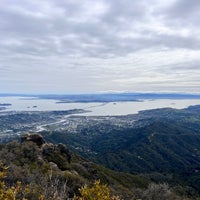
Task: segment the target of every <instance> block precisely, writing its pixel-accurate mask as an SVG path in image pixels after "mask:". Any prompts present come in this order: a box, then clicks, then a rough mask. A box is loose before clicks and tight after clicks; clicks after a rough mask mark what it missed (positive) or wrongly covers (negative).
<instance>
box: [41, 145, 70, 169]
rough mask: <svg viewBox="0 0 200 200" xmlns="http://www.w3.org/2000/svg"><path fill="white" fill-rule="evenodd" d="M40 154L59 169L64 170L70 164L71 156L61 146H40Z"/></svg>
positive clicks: (65, 148)
mask: <svg viewBox="0 0 200 200" xmlns="http://www.w3.org/2000/svg"><path fill="white" fill-rule="evenodd" d="M42 154H43V157H44V159H46V160H47V161H48V162H53V163H55V164H56V165H57V166H58V168H59V169H61V170H66V169H68V168H69V163H70V162H71V154H70V152H69V150H68V149H67V147H66V146H65V145H63V144H58V145H55V144H51V143H46V144H44V145H43V146H42Z"/></svg>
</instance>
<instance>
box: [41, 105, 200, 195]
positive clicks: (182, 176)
mask: <svg viewBox="0 0 200 200" xmlns="http://www.w3.org/2000/svg"><path fill="white" fill-rule="evenodd" d="M139 116H140V118H139V120H138V121H137V122H136V125H135V127H128V126H127V127H125V128H123V129H120V130H117V129H115V128H114V127H113V129H112V127H109V128H107V130H109V131H107V132H106V133H105V132H104V130H105V128H102V126H103V125H101V127H100V126H91V127H87V128H84V127H83V128H82V129H80V130H79V131H77V132H75V133H70V132H61V131H60V132H59V131H55V132H54V131H51V132H48V131H46V132H43V134H44V136H45V137H46V138H47V139H48V140H50V141H52V142H60V141H62V142H63V143H65V144H67V145H68V146H69V147H71V149H73V150H75V151H77V152H78V153H80V154H81V155H82V156H84V157H86V158H89V159H92V160H93V161H95V162H97V163H100V164H102V165H104V166H106V167H108V168H110V169H113V170H116V171H121V172H128V173H132V174H142V175H143V176H144V177H147V178H150V179H151V180H154V181H156V182H168V183H169V184H170V185H172V186H177V185H181V186H183V187H184V188H185V192H186V193H187V194H188V195H194V194H197V195H198V194H199V193H200V188H199V185H200V167H199V166H200V106H192V107H189V108H188V109H182V110H176V109H170V108H166V109H157V110H151V111H144V112H141V113H140V114H139ZM133 117H134V116H133ZM129 118H131V116H129ZM137 124H139V126H137ZM142 124H143V125H142ZM107 126H108V125H107ZM102 130H103V131H102ZM85 149H87V151H86V150H85ZM182 192H183V191H182Z"/></svg>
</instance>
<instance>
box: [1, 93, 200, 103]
mask: <svg viewBox="0 0 200 200" xmlns="http://www.w3.org/2000/svg"><path fill="white" fill-rule="evenodd" d="M3 96H4V97H5V96H10V97H11V96H23V97H35V98H41V99H55V100H58V103H66V102H115V101H140V100H143V99H200V94H179V93H106V94H44V95H41V94H38V95H36V94H0V97H3Z"/></svg>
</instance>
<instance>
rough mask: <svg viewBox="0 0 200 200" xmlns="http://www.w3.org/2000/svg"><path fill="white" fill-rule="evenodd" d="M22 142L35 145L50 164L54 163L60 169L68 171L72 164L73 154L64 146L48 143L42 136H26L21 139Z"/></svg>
mask: <svg viewBox="0 0 200 200" xmlns="http://www.w3.org/2000/svg"><path fill="white" fill-rule="evenodd" d="M21 142H22V143H24V142H33V143H35V144H36V145H37V146H38V147H39V149H40V151H41V153H42V158H43V159H44V160H46V161H48V162H49V163H54V164H55V165H56V166H57V167H58V168H59V169H61V170H67V169H68V168H69V164H70V162H71V153H70V152H69V149H68V148H67V147H66V146H65V145H64V144H52V143H46V142H45V140H44V138H43V137H42V136H41V135H40V134H29V133H28V134H25V135H23V136H22V137H21Z"/></svg>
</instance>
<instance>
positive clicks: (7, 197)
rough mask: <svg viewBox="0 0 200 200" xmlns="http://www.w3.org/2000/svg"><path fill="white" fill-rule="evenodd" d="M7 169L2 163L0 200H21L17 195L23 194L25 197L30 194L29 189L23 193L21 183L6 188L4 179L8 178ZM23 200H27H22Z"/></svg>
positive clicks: (0, 163)
mask: <svg viewBox="0 0 200 200" xmlns="http://www.w3.org/2000/svg"><path fill="white" fill-rule="evenodd" d="M6 173H7V167H6V166H4V165H3V163H2V162H1V161H0V200H19V199H18V198H17V195H18V194H19V193H20V192H22V193H23V194H24V195H26V194H27V193H29V189H28V187H26V188H25V190H24V191H22V188H21V182H17V185H16V186H11V187H6V185H5V183H4V181H3V179H4V178H5V177H6ZM22 200H26V199H25V198H22Z"/></svg>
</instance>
